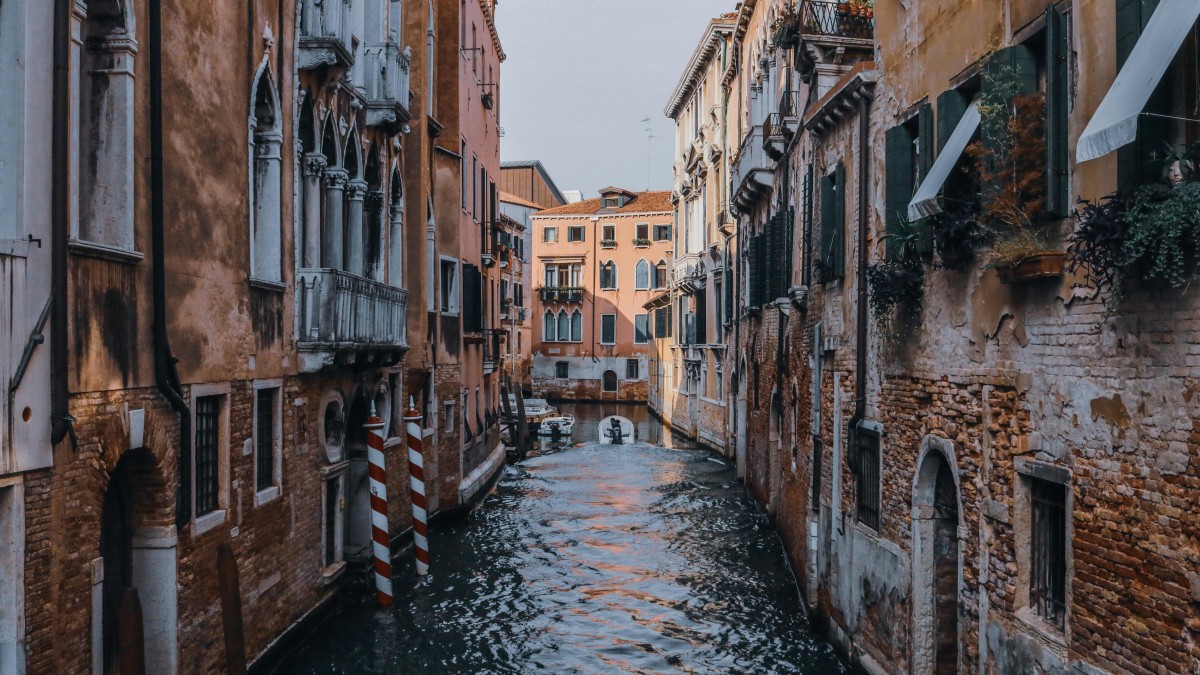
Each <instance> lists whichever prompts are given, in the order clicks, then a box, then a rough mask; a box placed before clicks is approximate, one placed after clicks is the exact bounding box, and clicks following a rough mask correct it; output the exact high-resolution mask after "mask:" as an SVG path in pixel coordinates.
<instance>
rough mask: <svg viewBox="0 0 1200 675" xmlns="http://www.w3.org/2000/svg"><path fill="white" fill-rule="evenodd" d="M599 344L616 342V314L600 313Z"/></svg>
mask: <svg viewBox="0 0 1200 675" xmlns="http://www.w3.org/2000/svg"><path fill="white" fill-rule="evenodd" d="M600 344H602V345H615V344H617V315H616V314H602V315H600Z"/></svg>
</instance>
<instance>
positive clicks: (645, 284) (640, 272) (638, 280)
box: [633, 260, 650, 291]
mask: <svg viewBox="0 0 1200 675" xmlns="http://www.w3.org/2000/svg"><path fill="white" fill-rule="evenodd" d="M633 287H634V288H635V289H637V290H639V291H645V290H649V289H650V263H648V262H646V261H645V260H639V261H638V264H637V267H636V268H635V269H634V275H633Z"/></svg>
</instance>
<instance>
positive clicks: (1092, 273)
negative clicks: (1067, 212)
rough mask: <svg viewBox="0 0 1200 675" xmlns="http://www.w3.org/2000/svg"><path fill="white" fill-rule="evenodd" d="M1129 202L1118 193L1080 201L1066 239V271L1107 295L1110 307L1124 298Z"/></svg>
mask: <svg viewBox="0 0 1200 675" xmlns="http://www.w3.org/2000/svg"><path fill="white" fill-rule="evenodd" d="M1128 209H1129V204H1128V202H1127V201H1126V200H1125V199H1124V198H1123V197H1121V196H1120V195H1119V194H1117V193H1113V194H1110V195H1108V196H1107V197H1103V198H1101V199H1099V200H1097V201H1094V202H1093V201H1088V200H1086V199H1080V200H1079V202H1078V204H1077V205H1076V209H1075V216H1074V220H1075V223H1076V227H1075V231H1074V232H1072V233H1071V236H1070V237H1069V238H1068V245H1067V270H1068V271H1069V272H1071V273H1072V274H1075V273H1079V272H1082V273H1083V276H1084V283H1085V284H1086V285H1088V286H1091V287H1093V288H1096V289H1097V290H1099V291H1100V292H1101V293H1104V294H1106V296H1107V298H1108V301H1109V303H1110V305H1115V304H1116V303H1118V302H1120V301H1121V300H1122V299H1123V298H1124V297H1125V289H1126V281H1127V277H1126V271H1125V258H1124V251H1123V249H1124V246H1125V238H1126V236H1127V229H1128V220H1127V219H1126V212H1127V211H1128Z"/></svg>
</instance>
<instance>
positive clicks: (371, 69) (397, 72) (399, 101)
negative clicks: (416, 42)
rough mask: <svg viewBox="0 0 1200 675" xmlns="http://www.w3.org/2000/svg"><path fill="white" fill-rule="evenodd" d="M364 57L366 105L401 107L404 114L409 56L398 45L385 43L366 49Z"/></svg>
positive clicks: (407, 96) (407, 95)
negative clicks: (380, 104) (378, 104)
mask: <svg viewBox="0 0 1200 675" xmlns="http://www.w3.org/2000/svg"><path fill="white" fill-rule="evenodd" d="M365 57H366V73H365V74H364V80H365V82H364V84H365V85H366V90H367V101H369V102H372V103H376V102H378V103H385V104H390V105H400V106H402V107H403V108H404V109H405V110H407V109H408V98H409V78H410V67H409V66H410V63H409V61H410V59H409V57H408V54H405V53H404V50H402V49H400V46H399V45H397V44H395V43H392V42H387V43H384V44H378V45H372V46H370V47H368V48H367V49H366V51H365Z"/></svg>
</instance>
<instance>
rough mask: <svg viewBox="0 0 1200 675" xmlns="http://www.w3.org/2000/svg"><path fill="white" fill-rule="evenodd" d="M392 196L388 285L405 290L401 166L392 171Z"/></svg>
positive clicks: (390, 185)
mask: <svg viewBox="0 0 1200 675" xmlns="http://www.w3.org/2000/svg"><path fill="white" fill-rule="evenodd" d="M388 184H389V188H390V191H391V194H390V195H389V201H390V203H391V227H390V228H389V232H388V246H389V248H388V283H389V284H391V285H392V286H395V287H396V288H404V179H403V178H401V177H400V168H399V166H397V167H394V168H393V169H392V178H391V180H390V181H388Z"/></svg>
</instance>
